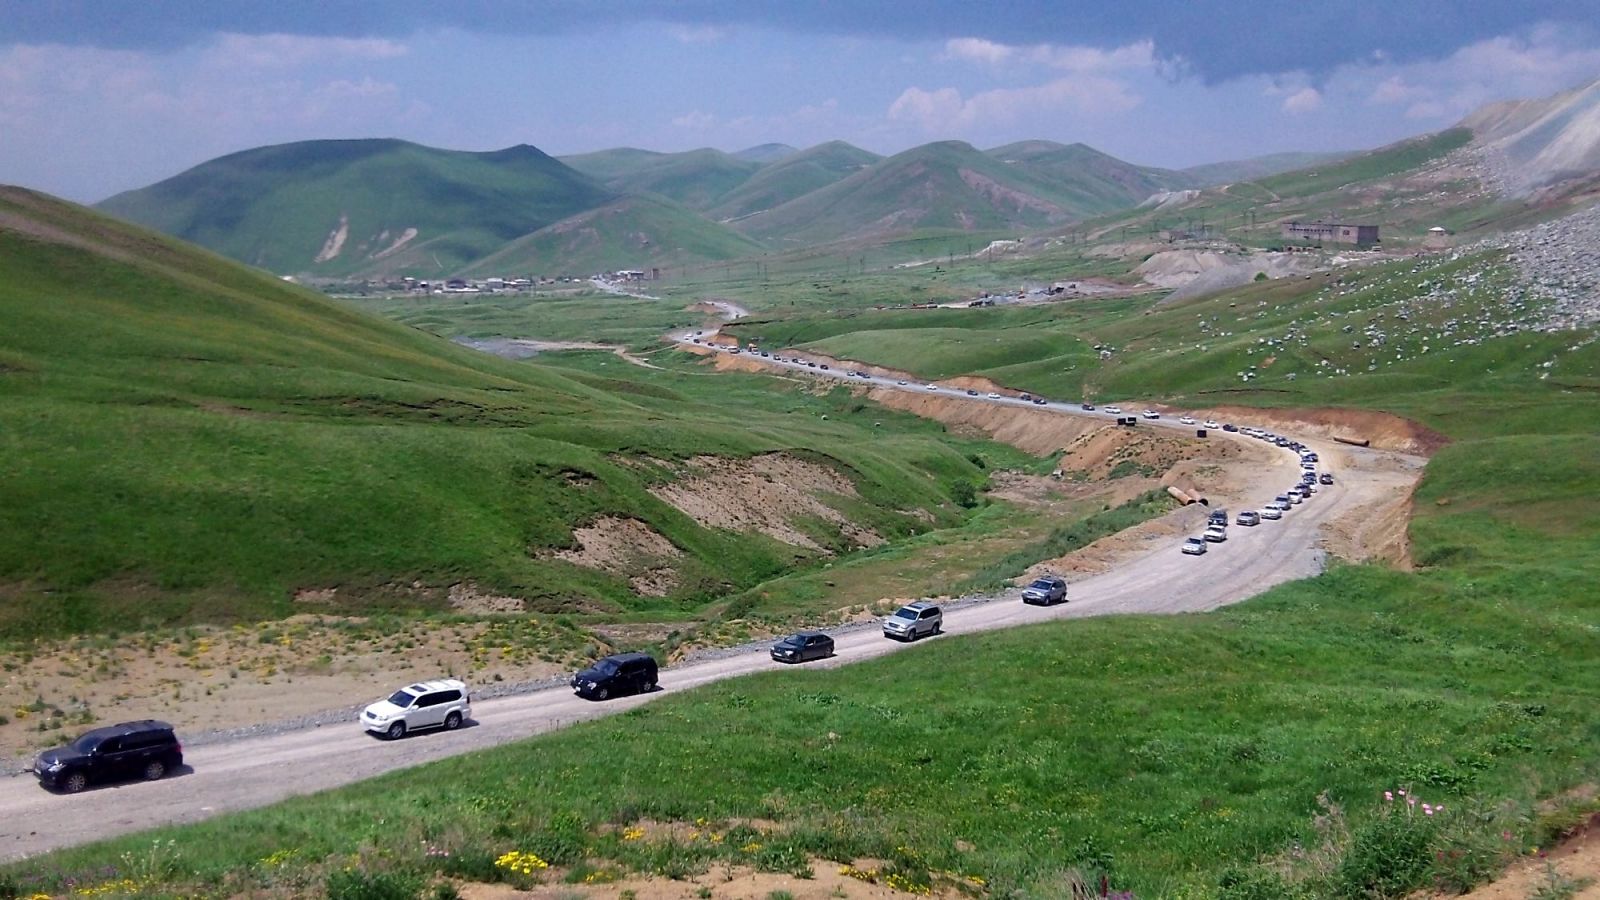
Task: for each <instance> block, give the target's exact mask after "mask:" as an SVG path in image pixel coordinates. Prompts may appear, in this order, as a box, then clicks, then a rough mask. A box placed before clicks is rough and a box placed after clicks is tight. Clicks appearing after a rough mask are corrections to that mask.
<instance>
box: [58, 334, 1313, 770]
mask: <svg viewBox="0 0 1600 900" xmlns="http://www.w3.org/2000/svg"><path fill="white" fill-rule="evenodd" d="M696 342H697V343H698V339H696ZM750 350H751V352H758V351H757V350H756V347H755V346H754V345H751V348H750ZM730 352H734V353H737V352H739V350H738V348H737V347H735V348H731V350H730ZM761 355H762V356H768V355H769V354H768V353H766V352H761ZM774 358H775V359H776V360H777V361H779V362H785V361H790V362H795V363H800V362H805V364H806V365H808V366H818V367H819V368H821V369H827V368H828V366H827V365H825V364H817V363H814V362H809V361H802V360H800V359H799V358H793V359H791V360H785V359H784V357H782V356H778V357H774ZM849 374H850V375H851V376H854V377H860V378H868V377H870V376H868V375H867V374H866V373H865V372H863V371H859V370H858V371H853V372H850V373H849ZM900 383H901V384H905V382H903V381H902V382H900ZM926 387H927V389H928V390H937V389H938V388H937V387H936V386H935V385H932V384H929V385H927V386H926ZM966 393H967V394H968V395H970V396H978V392H977V391H976V390H971V389H969V390H967V392H966ZM988 396H989V399H992V400H997V399H1001V397H1000V394H998V393H995V392H991V393H989V395H988ZM1018 399H1021V400H1023V401H1025V402H1031V403H1036V404H1044V403H1047V402H1048V401H1046V400H1045V399H1044V398H1043V397H1036V396H1034V395H1032V394H1026V393H1025V394H1022V395H1021V397H1020V398H1018ZM1082 408H1083V409H1084V410H1085V411H1093V410H1094V409H1095V407H1094V404H1092V403H1084V404H1083V406H1082ZM1105 412H1106V413H1108V414H1110V415H1117V416H1120V415H1121V413H1122V409H1121V408H1120V407H1117V406H1107V407H1106V408H1105ZM1143 415H1144V417H1145V418H1147V419H1159V418H1160V417H1161V414H1160V413H1159V412H1157V411H1155V410H1150V409H1147V410H1145V411H1144V413H1143ZM1178 421H1179V423H1180V424H1183V425H1193V424H1194V423H1195V420H1194V419H1193V417H1191V416H1188V415H1184V416H1181V417H1180V418H1179V419H1178ZM1202 427H1204V428H1207V429H1214V428H1217V427H1219V426H1218V424H1217V423H1216V422H1214V421H1211V420H1207V421H1206V422H1205V423H1204V424H1203V426H1202ZM1220 427H1221V429H1222V430H1223V431H1226V432H1241V433H1243V434H1245V435H1248V436H1250V437H1254V438H1257V439H1259V440H1263V441H1267V442H1269V443H1273V444H1276V445H1277V446H1279V447H1284V448H1287V449H1290V450H1293V451H1295V452H1297V453H1298V454H1299V455H1300V460H1301V469H1302V474H1301V482H1300V484H1297V485H1295V486H1294V487H1292V488H1290V489H1289V490H1288V491H1285V492H1284V493H1282V494H1279V495H1278V496H1277V497H1275V498H1274V499H1273V501H1272V502H1271V503H1268V504H1267V505H1266V506H1265V507H1263V508H1262V509H1261V510H1259V511H1257V510H1245V511H1243V512H1240V513H1239V515H1238V517H1237V519H1235V520H1234V522H1235V524H1237V525H1241V526H1245V527H1253V526H1256V525H1259V524H1260V523H1261V521H1262V520H1263V519H1266V520H1272V519H1280V518H1282V516H1283V513H1284V512H1286V511H1288V510H1289V509H1291V508H1293V506H1295V505H1296V504H1299V503H1303V502H1304V501H1305V500H1306V499H1308V498H1309V497H1311V496H1312V495H1314V494H1315V493H1316V492H1317V485H1318V484H1322V485H1331V484H1332V483H1333V475H1332V474H1331V473H1328V472H1321V473H1319V472H1318V471H1317V463H1318V458H1317V454H1316V452H1315V451H1312V450H1310V449H1308V448H1306V447H1305V446H1304V445H1303V444H1302V443H1300V442H1299V441H1294V440H1291V439H1289V438H1286V437H1283V436H1280V435H1276V434H1273V433H1271V432H1267V431H1263V430H1261V429H1258V428H1249V427H1246V428H1243V429H1241V428H1239V427H1236V426H1234V425H1233V424H1231V423H1229V424H1224V425H1221V426H1220ZM1227 529H1228V512H1227V510H1223V509H1217V510H1212V511H1211V513H1210V515H1209V517H1208V519H1207V525H1206V530H1205V532H1204V533H1203V534H1202V535H1201V536H1200V537H1191V538H1188V539H1186V540H1185V541H1184V543H1183V547H1182V550H1183V552H1184V553H1186V554H1194V555H1200V554H1204V553H1205V552H1206V549H1207V545H1208V544H1213V543H1221V542H1224V541H1226V540H1227V539H1228V533H1227ZM1021 599H1022V602H1023V603H1026V604H1038V605H1043V606H1051V605H1054V604H1056V603H1065V602H1066V601H1067V583H1066V581H1065V580H1064V579H1062V578H1060V577H1057V576H1054V575H1044V576H1040V577H1038V578H1036V579H1034V580H1033V581H1032V582H1031V583H1029V584H1028V585H1027V586H1026V587H1024V588H1023V589H1022V594H1021ZM882 629H883V635H884V637H886V638H892V639H896V640H902V641H915V640H918V639H919V638H923V637H932V636H935V635H938V634H941V633H943V630H944V612H943V610H942V609H941V608H940V607H939V605H938V604H937V603H934V602H933V601H928V600H919V601H916V602H913V603H907V604H905V605H904V606H901V607H900V608H899V609H897V610H895V611H894V612H893V613H891V614H890V615H888V616H887V617H885V618H884V619H883V622H882ZM834 652H835V651H834V639H833V638H832V637H831V636H830V635H828V634H826V633H824V632H821V631H814V630H808V631H799V632H795V633H794V634H790V635H787V636H785V637H783V638H781V639H779V640H778V641H777V642H776V643H774V644H773V645H772V647H771V649H770V651H769V653H770V655H771V657H772V659H773V660H774V661H776V662H782V663H802V662H808V661H812V660H818V659H827V658H830V657H832V656H833V655H834ZM659 678H660V668H659V665H658V663H657V662H656V660H655V658H654V657H652V656H650V655H649V654H647V653H621V654H614V655H611V656H607V657H604V658H602V659H598V660H596V661H595V662H594V663H593V664H592V665H590V666H588V667H587V668H584V669H582V670H581V671H578V672H576V673H574V674H573V676H572V677H571V679H570V680H569V685H570V686H571V687H572V689H573V691H574V693H576V694H577V695H578V696H580V697H584V698H587V699H591V700H596V701H604V700H608V699H610V698H612V697H617V696H623V695H626V694H642V693H650V692H652V691H654V690H656V689H657V687H658V685H659ZM471 703H472V697H471V691H470V689H469V688H468V687H467V685H466V684H465V683H464V682H462V681H460V680H458V679H453V678H446V679H438V680H433V681H419V682H416V683H414V684H410V685H407V686H406V687H403V688H401V689H399V690H397V691H395V692H394V693H392V694H390V695H389V696H388V697H386V698H384V699H382V700H379V701H377V702H375V703H372V704H369V705H368V706H366V707H365V708H363V709H362V711H361V712H360V714H359V715H358V721H359V722H360V724H361V726H362V727H363V728H364V729H365V730H366V731H367V732H369V733H372V734H375V735H378V736H381V737H383V738H386V739H389V740H399V739H401V738H404V737H405V736H407V735H408V734H411V733H413V732H416V731H426V730H433V729H439V730H443V731H454V730H456V729H458V728H460V727H461V726H462V725H464V724H466V723H467V722H468V721H470V720H471V717H472V706H471ZM182 766H183V745H182V743H181V742H180V741H179V740H178V737H177V735H176V733H175V731H174V729H173V726H172V725H170V724H168V723H166V722H162V721H159V720H154V719H145V720H139V721H133V722H121V723H118V724H116V725H108V726H104V727H101V728H96V729H93V730H91V731H88V732H85V733H84V734H82V735H80V736H79V737H78V738H76V739H75V740H73V741H72V743H70V744H67V745H65V746H62V747H55V748H51V749H49V750H45V751H42V752H41V753H39V754H38V756H37V757H36V758H35V760H34V766H33V770H34V774H35V775H36V776H37V777H38V779H39V782H40V784H41V785H43V786H45V787H47V788H51V789H55V790H59V791H62V792H64V793H77V792H79V791H82V790H84V789H85V788H86V787H87V786H88V785H89V784H91V783H93V782H97V781H121V780H128V779H136V778H138V779H144V780H147V781H155V780H159V779H161V778H163V777H165V776H166V775H167V774H169V773H171V772H173V771H176V770H178V769H180V768H181V767H182Z"/></svg>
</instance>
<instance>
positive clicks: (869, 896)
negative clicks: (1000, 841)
mask: <svg viewBox="0 0 1600 900" xmlns="http://www.w3.org/2000/svg"><path fill="white" fill-rule="evenodd" d="M878 865H879V864H878V862H877V861H876V860H870V859H860V860H856V861H855V862H854V863H852V865H851V869H852V870H853V871H856V872H863V873H864V872H870V871H873V870H874V869H875V868H876V867H877V866H878ZM843 868H844V867H843V866H841V865H840V864H839V863H835V862H830V861H829V860H825V859H813V860H812V861H811V871H812V877H810V878H797V877H795V876H793V875H788V874H783V873H777V872H757V871H755V870H754V869H752V868H751V867H749V866H713V867H712V868H711V870H710V871H708V872H706V873H704V874H701V875H696V876H694V877H691V878H685V879H683V880H681V881H674V880H672V879H669V878H662V877H659V876H639V875H633V876H629V877H627V878H621V879H618V880H616V881H611V882H606V883H603V884H559V883H556V884H541V885H539V886H538V887H535V888H533V889H532V890H526V891H523V890H518V889H516V888H513V887H509V886H507V885H503V884H462V885H458V886H457V890H458V891H459V892H460V894H461V896H462V898H463V900H520V898H541V900H563V898H569V897H581V898H586V900H587V898H593V900H620V898H623V897H631V898H636V900H697V898H703V897H712V898H717V900H769V898H770V897H772V895H773V894H774V893H775V892H780V891H781V892H785V893H787V894H789V895H790V896H792V897H793V898H794V900H841V898H853V900H888V898H899V897H919V896H920V897H928V896H932V897H939V898H953V897H967V896H973V895H974V894H976V893H977V891H976V890H972V891H967V892H964V891H962V890H960V889H959V888H958V887H956V885H955V884H953V883H951V882H950V881H948V880H946V881H945V882H944V883H943V884H936V885H935V889H934V890H933V891H932V892H931V893H924V894H915V893H910V892H907V891H897V890H895V889H894V888H891V887H889V886H888V885H885V884H881V883H874V882H872V881H866V880H863V879H861V878H856V877H852V876H850V875H846V874H843V872H842V871H841V870H842V869H843ZM973 887H974V888H976V885H973ZM707 892H709V893H707Z"/></svg>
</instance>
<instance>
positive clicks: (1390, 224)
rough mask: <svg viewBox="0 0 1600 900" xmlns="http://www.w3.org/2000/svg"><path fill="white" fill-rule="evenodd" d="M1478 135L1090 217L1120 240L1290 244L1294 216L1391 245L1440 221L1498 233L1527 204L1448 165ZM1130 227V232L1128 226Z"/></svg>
mask: <svg viewBox="0 0 1600 900" xmlns="http://www.w3.org/2000/svg"><path fill="white" fill-rule="evenodd" d="M1471 140H1472V133H1471V132H1470V131H1469V130H1467V129H1465V128H1454V129H1450V130H1448V131H1441V132H1438V133H1436V134H1429V135H1423V136H1421V137H1417V138H1412V139H1409V140H1405V141H1401V142H1399V143H1396V144H1391V145H1389V146H1387V147H1382V148H1379V149H1377V150H1372V151H1369V152H1366V153H1360V154H1356V155H1353V156H1348V157H1344V158H1340V159H1336V160H1333V161H1330V162H1327V163H1325V164H1319V165H1316V166H1313V167H1310V168H1302V169H1297V170H1295V171H1290V172H1282V173H1280V174H1276V175H1269V176H1267V177H1264V178H1257V179H1254V180H1248V181H1236V182H1234V183H1232V184H1227V185H1223V186H1221V187H1213V188H1207V189H1206V190H1204V191H1202V192H1201V193H1200V195H1199V196H1197V197H1195V198H1193V199H1191V200H1188V201H1185V202H1183V203H1180V204H1177V205H1165V206H1161V207H1154V208H1143V209H1137V210H1130V211H1128V212H1125V213H1119V214H1113V215H1110V216H1107V217H1106V218H1104V219H1100V220H1097V221H1095V222H1092V223H1089V226H1088V227H1089V230H1090V232H1091V234H1093V235H1095V236H1097V237H1101V238H1105V239H1111V238H1117V237H1120V236H1121V235H1122V234H1124V233H1126V232H1131V233H1132V234H1135V235H1137V234H1149V233H1153V232H1159V231H1161V230H1163V229H1173V228H1181V227H1192V226H1195V225H1197V224H1198V223H1202V222H1203V223H1206V224H1207V225H1209V226H1210V227H1211V228H1212V229H1213V233H1215V234H1217V235H1219V236H1225V237H1228V238H1231V239H1233V240H1236V241H1240V242H1242V243H1246V244H1253V245H1262V244H1267V245H1272V244H1279V243H1282V240H1281V238H1280V236H1279V224H1280V223H1282V222H1289V221H1294V220H1302V221H1312V220H1320V221H1328V222H1362V223H1371V224H1378V225H1380V226H1381V235H1382V237H1383V239H1384V241H1385V242H1388V243H1393V244H1404V243H1406V242H1412V243H1415V242H1417V241H1419V240H1421V239H1422V237H1423V236H1424V235H1425V234H1426V232H1427V230H1428V229H1429V228H1431V227H1433V226H1434V225H1442V226H1444V227H1446V228H1450V229H1451V230H1454V231H1462V232H1471V231H1475V230H1494V229H1496V228H1498V227H1500V224H1501V222H1502V221H1503V220H1504V219H1505V218H1506V217H1507V216H1509V215H1515V214H1519V213H1521V212H1522V211H1523V210H1522V205H1521V204H1513V203H1510V202H1507V201H1503V200H1500V199H1498V198H1496V197H1494V196H1493V195H1492V194H1491V193H1490V192H1489V191H1488V190H1487V189H1486V187H1485V185H1483V184H1481V183H1480V182H1479V180H1478V178H1477V177H1476V176H1475V175H1474V174H1473V173H1472V172H1471V171H1470V170H1469V169H1467V168H1466V167H1464V166H1452V165H1448V164H1447V159H1448V157H1449V154H1450V153H1452V152H1453V151H1456V150H1459V149H1461V148H1462V147H1465V146H1466V145H1467V144H1468V143H1469V142H1470V141H1471ZM1124 229H1126V232H1124Z"/></svg>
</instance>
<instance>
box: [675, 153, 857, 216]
mask: <svg viewBox="0 0 1600 900" xmlns="http://www.w3.org/2000/svg"><path fill="white" fill-rule="evenodd" d="M882 158H883V157H881V156H878V155H877V154H876V153H869V152H867V151H865V150H862V149H860V148H859V147H852V146H851V145H849V144H847V143H845V142H844V141H829V142H828V143H826V144H818V145H817V146H815V147H811V148H810V149H807V150H803V151H797V152H794V153H792V154H791V155H789V156H786V157H784V158H783V159H781V160H778V161H777V162H774V163H771V164H770V165H767V166H766V167H764V168H762V169H761V170H760V171H758V172H756V173H755V174H754V175H752V176H750V178H749V180H748V181H746V182H745V183H743V184H741V185H739V186H738V187H737V188H734V189H733V190H732V191H730V192H729V193H728V194H727V195H726V196H724V197H723V198H722V202H720V203H718V204H717V205H716V206H715V207H713V208H712V209H710V210H708V211H707V212H706V215H708V216H710V217H711V218H713V219H716V220H717V221H721V222H728V221H732V220H736V219H739V218H740V217H742V216H747V215H750V214H752V213H758V212H761V211H762V210H767V209H772V208H773V207H776V206H782V205H783V204H785V203H788V202H789V201H790V200H794V199H797V198H799V197H803V196H805V195H806V194H809V193H811V192H812V191H815V190H820V189H821V188H825V187H827V186H828V185H830V184H833V183H834V182H836V181H838V180H840V179H842V178H845V177H847V176H849V175H850V174H852V173H854V172H857V171H860V170H862V169H865V168H866V167H867V166H870V165H872V164H873V163H875V162H877V161H878V160H880V159H882Z"/></svg>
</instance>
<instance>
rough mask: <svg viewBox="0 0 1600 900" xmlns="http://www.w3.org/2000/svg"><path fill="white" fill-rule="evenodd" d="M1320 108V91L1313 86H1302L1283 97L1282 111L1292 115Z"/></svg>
mask: <svg viewBox="0 0 1600 900" xmlns="http://www.w3.org/2000/svg"><path fill="white" fill-rule="evenodd" d="M1321 108H1322V92H1321V91H1319V90H1317V89H1316V88H1314V87H1303V88H1301V89H1300V90H1298V91H1295V92H1294V93H1292V94H1290V95H1289V96H1287V97H1285V98H1283V111H1284V112H1286V113H1291V114H1293V115H1301V114H1303V113H1309V112H1316V111H1317V110H1319V109H1321Z"/></svg>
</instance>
